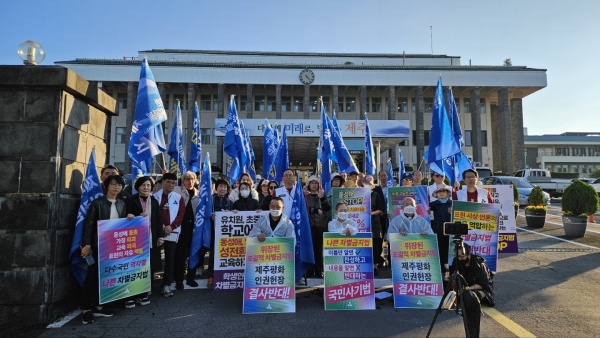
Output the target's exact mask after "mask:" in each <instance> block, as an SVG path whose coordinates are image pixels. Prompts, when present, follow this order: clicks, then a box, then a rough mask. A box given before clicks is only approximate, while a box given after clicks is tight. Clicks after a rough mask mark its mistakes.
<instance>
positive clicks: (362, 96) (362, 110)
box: [358, 86, 367, 120]
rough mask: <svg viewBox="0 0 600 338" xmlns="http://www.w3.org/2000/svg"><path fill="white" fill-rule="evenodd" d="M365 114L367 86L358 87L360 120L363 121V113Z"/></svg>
mask: <svg viewBox="0 0 600 338" xmlns="http://www.w3.org/2000/svg"><path fill="white" fill-rule="evenodd" d="M366 112H367V86H360V115H359V116H358V118H359V119H360V120H364V119H365V113H366Z"/></svg>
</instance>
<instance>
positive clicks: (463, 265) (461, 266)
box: [458, 257, 471, 269]
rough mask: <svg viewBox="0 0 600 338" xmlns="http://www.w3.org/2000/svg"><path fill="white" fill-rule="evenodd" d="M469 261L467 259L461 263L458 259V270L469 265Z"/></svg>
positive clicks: (469, 259)
mask: <svg viewBox="0 0 600 338" xmlns="http://www.w3.org/2000/svg"><path fill="white" fill-rule="evenodd" d="M470 261H471V258H470V257H468V258H467V259H465V260H463V261H461V260H460V259H458V268H459V269H463V268H466V267H467V264H469V262H470Z"/></svg>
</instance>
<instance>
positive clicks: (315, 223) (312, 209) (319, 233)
mask: <svg viewBox="0 0 600 338" xmlns="http://www.w3.org/2000/svg"><path fill="white" fill-rule="evenodd" d="M307 186H308V192H307V193H306V194H305V195H304V197H305V200H306V210H307V211H308V220H309V221H310V233H311V236H312V242H313V253H314V257H315V265H314V267H312V268H311V269H310V270H308V272H307V275H308V276H315V277H318V278H322V277H323V232H324V230H325V227H326V226H327V223H326V222H325V221H324V219H325V212H327V211H330V210H331V206H330V205H329V203H328V202H327V198H326V197H325V196H323V192H322V191H321V184H320V182H319V178H318V177H317V176H314V175H313V176H311V177H309V178H308V182H307Z"/></svg>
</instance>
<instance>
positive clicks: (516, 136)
mask: <svg viewBox="0 0 600 338" xmlns="http://www.w3.org/2000/svg"><path fill="white" fill-rule="evenodd" d="M510 120H511V122H512V126H511V130H512V141H513V142H512V143H513V145H514V147H513V149H514V152H513V158H514V167H513V172H514V171H517V170H519V169H523V168H525V137H524V136H523V99H511V100H510ZM509 174H512V172H510V173H509Z"/></svg>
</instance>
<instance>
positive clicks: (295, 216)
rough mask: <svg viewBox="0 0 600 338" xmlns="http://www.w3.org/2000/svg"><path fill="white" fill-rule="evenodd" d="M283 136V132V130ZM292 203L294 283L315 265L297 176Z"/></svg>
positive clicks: (306, 216) (308, 224)
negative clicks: (294, 235) (294, 238)
mask: <svg viewBox="0 0 600 338" xmlns="http://www.w3.org/2000/svg"><path fill="white" fill-rule="evenodd" d="M284 136H285V130H284ZM294 190H295V191H294V202H292V211H291V213H290V221H292V224H294V229H295V231H296V250H295V251H296V271H295V273H296V281H299V280H300V279H301V278H302V276H303V275H304V274H305V273H306V271H307V270H308V269H310V267H311V266H313V265H315V254H314V251H313V243H312V237H311V235H310V222H309V220H308V212H307V210H306V202H305V201H304V192H303V190H302V182H301V181H300V176H298V182H297V183H296V189H294Z"/></svg>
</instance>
